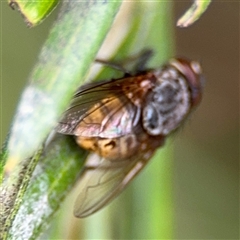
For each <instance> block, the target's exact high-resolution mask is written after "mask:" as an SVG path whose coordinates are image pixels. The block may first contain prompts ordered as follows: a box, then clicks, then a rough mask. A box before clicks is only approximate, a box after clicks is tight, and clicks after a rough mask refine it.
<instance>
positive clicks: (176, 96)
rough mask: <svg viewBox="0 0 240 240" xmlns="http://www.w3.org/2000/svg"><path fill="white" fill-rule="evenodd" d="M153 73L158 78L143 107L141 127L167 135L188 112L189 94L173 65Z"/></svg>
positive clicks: (186, 85) (157, 133) (152, 132)
mask: <svg viewBox="0 0 240 240" xmlns="http://www.w3.org/2000/svg"><path fill="white" fill-rule="evenodd" d="M155 74H156V77H157V79H158V80H157V83H156V86H155V87H154V88H153V89H152V91H151V92H150V93H149V95H148V97H147V100H146V104H145V106H144V108H143V127H144V128H145V130H146V131H147V132H148V134H150V135H155V136H156V135H167V134H169V133H170V132H171V131H173V130H175V129H176V128H177V127H178V126H179V124H180V123H181V122H182V120H184V118H185V117H186V115H187V114H188V112H189V110H190V107H191V103H190V98H191V96H190V91H189V89H188V84H187V81H186V79H185V78H184V77H183V76H182V75H180V74H179V73H178V71H177V70H176V69H175V68H174V67H171V66H168V67H166V68H164V69H160V70H157V71H156V72H155Z"/></svg>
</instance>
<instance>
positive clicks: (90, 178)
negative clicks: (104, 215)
mask: <svg viewBox="0 0 240 240" xmlns="http://www.w3.org/2000/svg"><path fill="white" fill-rule="evenodd" d="M148 140H149V139H148ZM163 140H164V138H163V137H158V139H155V140H154V141H147V142H145V143H144V146H145V148H144V149H142V150H140V149H141V148H142V147H141V145H140V144H139V150H138V151H137V153H136V154H134V155H133V157H131V158H129V159H118V160H116V159H115V160H109V159H105V158H102V157H100V156H99V155H96V154H91V155H90V157H89V158H88V160H87V162H86V164H85V169H84V171H83V173H82V176H81V179H80V181H79V186H78V187H79V192H80V194H79V195H78V197H77V200H76V203H75V207H74V215H75V216H76V217H86V216H88V215H90V214H92V213H94V212H96V211H98V210H99V209H101V208H102V207H104V206H106V205H107V204H108V203H109V202H110V201H111V200H112V199H113V198H115V197H116V196H118V195H119V194H120V193H121V191H122V190H123V189H124V188H125V187H126V186H127V184H128V183H129V182H130V181H131V180H132V179H133V178H134V177H135V176H136V175H137V174H138V173H139V171H141V169H142V168H143V167H144V166H145V165H146V163H147V162H148V161H149V159H150V158H151V157H152V155H153V153H154V151H155V150H156V148H157V147H158V146H161V145H162V144H163Z"/></svg>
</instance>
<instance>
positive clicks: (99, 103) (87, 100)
mask: <svg viewBox="0 0 240 240" xmlns="http://www.w3.org/2000/svg"><path fill="white" fill-rule="evenodd" d="M132 79H133V78H132V77H129V78H125V79H118V80H115V81H103V82H100V83H92V84H87V85H85V86H83V87H82V88H80V89H79V91H78V92H77V93H76V95H75V97H74V99H73V101H72V104H71V106H70V108H69V109H68V110H67V111H66V112H65V113H64V116H63V117H62V119H61V120H60V122H59V124H58V126H57V128H56V130H57V132H59V133H63V134H70V135H76V136H79V135H81V136H83V137H96V136H98V137H103V138H104V137H108V138H109V137H119V136H122V135H124V134H127V133H129V132H131V131H132V129H133V127H134V126H135V125H136V123H137V122H138V120H139V118H140V108H139V107H138V106H135V105H134V104H133V103H132V102H131V101H130V100H129V98H128V97H127V96H126V94H124V93H123V84H124V82H125V84H126V83H129V85H130V88H131V89H132V92H133V93H132V94H134V91H136V86H135V85H134V83H133V81H131V80H132ZM128 80H129V81H128Z"/></svg>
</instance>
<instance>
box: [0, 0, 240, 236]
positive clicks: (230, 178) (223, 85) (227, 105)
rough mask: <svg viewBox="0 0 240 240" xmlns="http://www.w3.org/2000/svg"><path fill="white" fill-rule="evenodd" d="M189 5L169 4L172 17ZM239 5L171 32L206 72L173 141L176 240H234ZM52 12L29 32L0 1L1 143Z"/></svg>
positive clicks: (216, 8) (217, 7)
mask: <svg viewBox="0 0 240 240" xmlns="http://www.w3.org/2000/svg"><path fill="white" fill-rule="evenodd" d="M190 3H191V1H186V2H185V1H174V8H175V10H174V21H175V22H176V21H177V19H178V18H179V17H180V16H181V15H182V14H183V12H184V11H185V10H186V9H187V8H188V7H189V4H190ZM239 5H240V3H239V2H233V1H214V2H213V3H212V4H211V5H210V7H209V9H208V10H207V12H206V13H205V14H204V15H203V16H202V17H201V19H200V20H199V21H198V22H197V23H196V24H194V25H193V26H191V27H189V28H187V29H180V28H175V29H174V31H175V38H176V39H175V41H176V55H177V56H187V57H188V58H190V59H196V60H200V61H201V63H202V66H203V70H204V75H205V77H206V84H205V90H204V97H203V102H202V104H201V106H200V107H199V109H198V110H197V111H196V112H195V113H194V114H193V115H192V117H191V119H190V120H189V121H188V122H187V123H186V124H185V126H184V127H183V128H182V129H181V130H180V131H179V133H177V135H176V136H174V138H173V139H172V141H171V143H170V144H172V145H173V146H174V151H175V158H174V164H173V166H174V169H173V171H174V182H173V186H174V205H175V209H174V232H175V237H176V239H239V50H240V49H239V33H240V29H239V20H240V19H239V10H240V7H239ZM56 12H57V11H55V12H54V13H53V14H52V15H51V16H50V17H49V18H48V19H46V20H45V22H44V24H41V25H39V26H38V27H36V28H33V29H28V28H27V27H26V26H25V24H24V23H23V21H22V18H21V16H20V15H19V14H18V13H17V12H16V11H12V10H11V9H10V8H9V7H8V5H7V3H6V2H1V12H0V14H1V20H0V21H1V27H2V28H1V33H0V34H1V40H0V41H1V67H2V69H1V93H0V94H1V113H0V114H1V118H0V121H1V139H0V142H1V144H2V143H3V142H4V139H5V137H6V135H7V133H8V129H9V127H10V124H11V121H12V117H13V115H14V111H15V109H16V106H17V103H18V100H19V97H20V94H21V91H22V90H23V88H24V86H25V85H26V83H27V77H28V75H29V72H30V71H31V69H32V67H33V66H34V63H35V62H36V58H37V55H38V52H39V51H40V49H41V46H42V44H43V42H44V40H45V38H46V36H47V33H48V31H49V28H50V26H51V24H52V22H53V21H54V19H55V17H56ZM36 124H37V123H36Z"/></svg>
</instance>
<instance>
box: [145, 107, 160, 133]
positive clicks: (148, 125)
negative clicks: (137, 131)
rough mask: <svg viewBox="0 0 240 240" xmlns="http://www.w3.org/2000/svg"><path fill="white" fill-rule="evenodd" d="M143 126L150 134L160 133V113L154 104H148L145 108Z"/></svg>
mask: <svg viewBox="0 0 240 240" xmlns="http://www.w3.org/2000/svg"><path fill="white" fill-rule="evenodd" d="M143 127H144V128H145V130H146V131H147V132H148V134H150V135H159V134H160V133H161V129H160V127H159V114H158V112H157V110H156V107H155V106H154V105H153V104H148V105H146V106H145V108H144V109H143Z"/></svg>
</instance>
